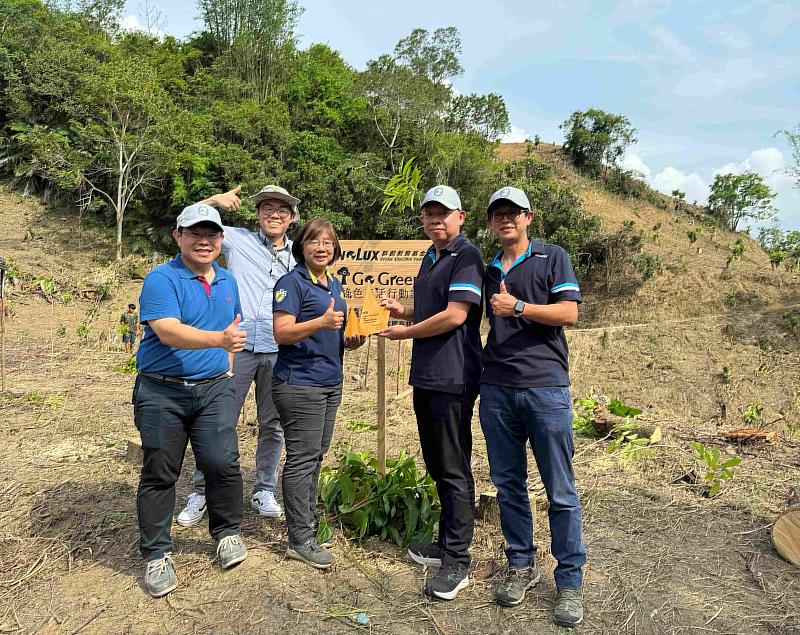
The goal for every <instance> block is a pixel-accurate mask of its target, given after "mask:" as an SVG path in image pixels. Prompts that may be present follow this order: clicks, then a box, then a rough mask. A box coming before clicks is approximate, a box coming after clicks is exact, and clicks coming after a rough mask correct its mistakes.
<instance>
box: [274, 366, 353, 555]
mask: <svg viewBox="0 0 800 635" xmlns="http://www.w3.org/2000/svg"><path fill="white" fill-rule="evenodd" d="M272 398H273V399H274V400H275V405H276V406H277V408H278V412H279V413H280V418H281V425H282V426H283V439H284V443H285V445H286V463H284V465H283V475H282V476H281V483H282V485H283V507H284V509H285V511H286V529H287V530H288V532H289V544H290V545H292V546H296V545H302V544H303V543H305V542H307V541H309V540H310V539H311V538H313V537H314V521H315V519H316V513H315V512H316V508H317V484H318V483H319V473H320V469H321V468H322V458H323V457H324V456H325V453H326V452H327V451H328V448H330V446H331V439H332V438H333V427H334V424H335V423H336V411H337V410H338V409H339V404H341V403H342V385H341V384H337V385H335V386H298V385H295V384H289V383H287V382H285V381H281V380H280V379H278V378H277V377H273V378H272Z"/></svg>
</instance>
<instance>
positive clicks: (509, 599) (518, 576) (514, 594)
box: [494, 562, 541, 606]
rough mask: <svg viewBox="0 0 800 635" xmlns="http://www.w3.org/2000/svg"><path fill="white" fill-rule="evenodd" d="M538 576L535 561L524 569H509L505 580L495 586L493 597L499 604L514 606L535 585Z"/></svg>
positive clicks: (539, 575) (520, 601)
mask: <svg viewBox="0 0 800 635" xmlns="http://www.w3.org/2000/svg"><path fill="white" fill-rule="evenodd" d="M540 577H541V574H540V573H539V567H538V566H536V562H534V563H533V565H531V566H530V567H528V568H526V569H509V570H508V571H507V572H506V578H505V580H503V581H502V582H501V583H500V585H499V586H498V587H497V591H495V593H494V599H495V600H496V601H497V603H498V604H499V605H500V606H516V605H517V604H520V603H522V601H523V600H524V599H525V593H526V592H527V591H528V589H531V588H533V587H534V586H536V583H537V582H538V581H539V578H540Z"/></svg>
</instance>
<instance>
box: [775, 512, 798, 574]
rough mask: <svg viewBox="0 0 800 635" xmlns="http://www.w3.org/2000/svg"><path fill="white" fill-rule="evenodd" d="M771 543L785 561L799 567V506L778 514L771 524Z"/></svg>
mask: <svg viewBox="0 0 800 635" xmlns="http://www.w3.org/2000/svg"><path fill="white" fill-rule="evenodd" d="M772 544H773V545H775V548H776V549H777V550H778V553H779V554H781V555H782V556H783V557H784V558H785V559H786V560H787V561H789V562H791V563H792V564H793V565H794V566H796V567H800V507H794V508H793V509H790V510H788V511H785V512H783V513H782V514H781V515H780V516H778V520H776V521H775V524H774V525H772Z"/></svg>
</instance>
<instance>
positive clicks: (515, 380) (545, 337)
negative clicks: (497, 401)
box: [481, 240, 581, 388]
mask: <svg viewBox="0 0 800 635" xmlns="http://www.w3.org/2000/svg"><path fill="white" fill-rule="evenodd" d="M502 255H503V252H502V251H500V252H499V253H498V254H497V256H495V259H494V261H493V262H492V264H491V266H490V267H489V268H488V269H487V270H486V284H485V287H484V289H485V293H486V298H487V302H486V316H487V317H488V318H489V337H488V339H487V340H486V347H485V348H484V349H483V375H482V376H481V383H482V384H494V385H497V386H508V387H511V388H535V387H541V386H569V351H568V349H567V338H566V336H565V335H564V327H562V326H547V325H545V324H539V323H538V322H533V321H531V320H526V319H523V318H516V317H513V316H512V317H497V316H495V315H494V313H493V312H492V305H491V303H490V302H489V300H490V299H491V297H492V296H493V295H494V294H495V293H499V292H500V281H501V280H503V281H505V283H506V290H507V291H508V292H509V293H510V294H511V295H513V296H515V297H516V298H517V299H519V300H522V301H523V302H526V303H529V304H554V303H556V302H561V301H563V300H572V301H574V302H578V303H580V302H581V292H580V288H579V287H578V280H577V279H576V278H575V272H574V271H573V270H572V263H571V262H570V260H569V256H568V255H567V252H566V251H564V250H563V249H562V248H561V247H559V246H558V245H549V244H547V243H543V242H540V241H538V240H532V241H531V242H530V244H529V245H528V249H527V251H526V252H525V253H524V254H522V255H521V256H520V257H519V258H518V259H517V260H516V262H514V264H512V265H511V267H509V269H508V271H506V272H503V270H502V267H501V264H500V258H501V257H502Z"/></svg>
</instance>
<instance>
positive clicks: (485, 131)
mask: <svg viewBox="0 0 800 635" xmlns="http://www.w3.org/2000/svg"><path fill="white" fill-rule="evenodd" d="M447 123H448V129H449V130H451V131H454V132H477V133H478V134H479V135H480V136H482V137H483V138H485V139H489V140H491V141H494V140H495V139H498V138H500V137H501V136H503V135H504V134H505V133H506V132H508V131H509V129H510V127H511V124H510V122H509V119H508V110H507V109H506V103H505V100H504V99H503V97H502V96H500V95H497V94H496V93H489V94H488V95H474V94H473V95H457V96H456V97H454V98H453V100H452V101H451V103H450V112H449V114H448V117H447Z"/></svg>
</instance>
